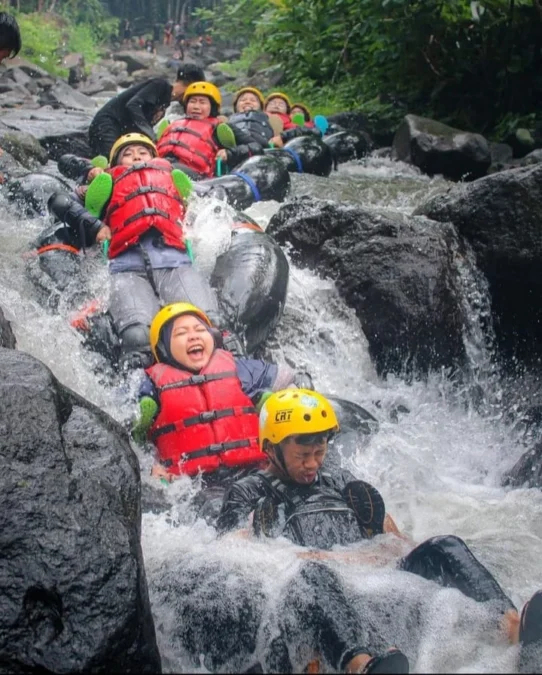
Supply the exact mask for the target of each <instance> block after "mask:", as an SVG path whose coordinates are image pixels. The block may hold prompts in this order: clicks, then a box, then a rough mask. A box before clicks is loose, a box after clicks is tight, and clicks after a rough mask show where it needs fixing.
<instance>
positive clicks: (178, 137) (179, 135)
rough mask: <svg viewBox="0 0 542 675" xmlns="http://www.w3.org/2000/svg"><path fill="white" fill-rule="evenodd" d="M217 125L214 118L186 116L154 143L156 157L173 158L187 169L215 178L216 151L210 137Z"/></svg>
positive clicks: (216, 146) (215, 146) (217, 121)
mask: <svg viewBox="0 0 542 675" xmlns="http://www.w3.org/2000/svg"><path fill="white" fill-rule="evenodd" d="M218 123H219V120H218V119H216V117H207V118H206V119H204V120H193V119H190V118H188V117H187V118H185V119H184V120H177V121H176V122H172V123H171V124H170V125H169V126H168V127H166V129H165V131H164V133H163V134H162V136H161V138H160V140H159V141H158V144H157V146H156V147H157V148H158V154H159V155H160V157H165V156H166V155H173V156H174V157H175V158H176V159H178V160H179V162H181V163H182V164H184V165H185V166H187V167H188V168H189V169H192V170H193V171H195V172H196V173H199V174H201V175H202V176H205V177H206V178H212V177H213V176H214V175H215V167H216V153H217V152H218V151H219V150H220V146H219V145H218V144H217V142H216V141H215V138H214V132H215V128H216V126H217V124H218Z"/></svg>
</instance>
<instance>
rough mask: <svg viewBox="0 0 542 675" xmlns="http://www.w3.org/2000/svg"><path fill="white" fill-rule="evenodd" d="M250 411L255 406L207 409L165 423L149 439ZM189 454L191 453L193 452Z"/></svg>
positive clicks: (246, 413)
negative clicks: (176, 420) (170, 422)
mask: <svg viewBox="0 0 542 675" xmlns="http://www.w3.org/2000/svg"><path fill="white" fill-rule="evenodd" d="M250 413H256V408H254V407H253V406H237V407H234V408H224V410H209V411H206V412H202V413H200V414H199V415H194V416H193V417H187V418H186V419H184V420H180V421H178V422H173V423H172V424H165V425H164V426H163V427H160V428H159V429H156V430H155V431H154V432H153V433H152V434H151V439H152V440H153V441H154V440H156V439H157V438H159V437H160V436H164V435H166V434H171V433H173V432H175V431H180V430H181V429H186V428H187V427H193V426H196V425H197V424H210V423H211V422H214V421H215V420H220V419H223V418H224V417H240V416H241V415H248V414H250ZM196 452H199V451H196ZM190 454H191V455H193V454H194V453H190Z"/></svg>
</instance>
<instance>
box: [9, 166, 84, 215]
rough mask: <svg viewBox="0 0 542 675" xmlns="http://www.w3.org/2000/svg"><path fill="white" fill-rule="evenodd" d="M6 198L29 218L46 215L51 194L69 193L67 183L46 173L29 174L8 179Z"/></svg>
mask: <svg viewBox="0 0 542 675" xmlns="http://www.w3.org/2000/svg"><path fill="white" fill-rule="evenodd" d="M6 185H7V191H6V193H5V194H6V196H7V197H8V199H10V200H11V201H13V202H15V203H16V204H18V206H19V207H20V209H21V210H22V211H23V212H24V213H25V214H26V215H27V216H29V217H32V216H35V215H36V214H39V215H46V214H47V212H48V211H47V202H48V201H49V197H50V196H51V195H52V194H53V192H59V191H60V192H65V191H70V190H71V188H70V186H69V184H68V183H66V182H65V181H63V180H62V179H61V178H57V177H56V176H51V175H50V174H48V173H29V174H26V175H23V176H16V177H11V176H10V177H9V178H8V180H7V181H6Z"/></svg>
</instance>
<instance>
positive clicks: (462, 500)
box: [0, 158, 542, 672]
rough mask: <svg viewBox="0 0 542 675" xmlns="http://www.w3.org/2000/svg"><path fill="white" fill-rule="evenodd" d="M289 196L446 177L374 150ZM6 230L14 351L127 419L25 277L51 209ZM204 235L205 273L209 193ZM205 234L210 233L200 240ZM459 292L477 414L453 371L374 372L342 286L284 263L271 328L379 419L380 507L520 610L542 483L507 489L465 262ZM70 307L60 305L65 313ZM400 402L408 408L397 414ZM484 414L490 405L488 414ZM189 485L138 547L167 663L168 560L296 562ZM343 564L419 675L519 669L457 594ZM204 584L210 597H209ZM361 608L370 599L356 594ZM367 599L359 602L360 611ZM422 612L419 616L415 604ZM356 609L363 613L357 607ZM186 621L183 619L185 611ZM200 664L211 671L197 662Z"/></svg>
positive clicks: (370, 192) (170, 652)
mask: <svg viewBox="0 0 542 675" xmlns="http://www.w3.org/2000/svg"><path fill="white" fill-rule="evenodd" d="M293 183H294V187H293V192H294V194H308V195H313V196H318V197H326V198H329V199H334V200H346V201H350V202H354V203H359V204H362V205H364V206H366V207H371V208H376V209H379V210H384V211H392V212H396V213H397V212H399V213H401V214H408V213H410V212H411V211H412V210H413V209H414V208H415V207H416V206H417V205H418V204H420V203H421V202H423V201H425V200H426V199H427V198H428V197H429V196H430V195H433V194H437V193H439V192H443V191H445V190H446V189H447V188H448V187H449V183H447V182H445V181H443V180H441V179H429V178H427V177H426V176H423V175H420V174H419V173H418V172H417V171H416V170H415V169H413V168H412V167H409V166H407V165H404V164H398V163H393V162H391V161H389V160H386V159H381V158H371V159H368V160H366V161H364V162H362V163H350V164H347V165H343V166H341V167H340V169H339V171H338V172H337V173H334V174H333V175H332V176H331V177H330V178H315V177H313V176H294V177H293ZM278 206H279V205H278V204H275V203H271V202H268V203H260V204H258V205H255V206H253V207H252V208H251V209H249V210H248V213H249V215H251V216H252V217H254V218H255V219H256V220H257V221H258V222H259V223H260V224H261V225H262V226H264V227H265V226H266V224H267V222H268V221H269V218H270V217H271V216H272V214H273V213H274V212H275V211H276V210H277V208H278ZM0 208H1V210H2V217H3V222H4V226H3V228H2V230H1V231H0V251H1V253H0V293H1V305H2V306H3V308H4V309H5V311H6V314H7V317H8V318H9V319H10V320H11V321H12V326H13V329H14V332H15V334H16V337H17V341H18V346H19V348H20V349H22V350H25V351H28V352H30V353H31V354H33V355H34V356H36V357H38V358H39V359H41V360H42V361H43V362H44V363H46V364H47V365H48V366H49V367H50V368H51V370H52V371H53V372H54V373H55V375H56V376H57V377H58V378H59V379H60V380H61V381H62V382H63V383H64V384H66V385H68V386H69V387H71V388H72V389H74V390H75V391H77V392H78V393H80V394H82V395H83V396H85V397H86V398H87V399H89V400H91V401H92V402H94V403H96V404H97V405H98V406H100V407H101V408H103V409H104V410H105V411H107V412H108V413H109V414H111V415H112V416H113V417H115V418H117V419H119V420H125V419H126V418H128V417H129V416H130V415H132V414H133V413H134V407H133V405H131V404H126V403H125V402H123V401H124V399H123V398H122V397H121V396H119V393H118V390H117V389H116V388H115V387H112V386H110V385H108V384H106V383H104V380H103V379H102V378H100V377H99V376H97V375H96V372H95V370H96V368H98V369H99V368H101V367H103V366H104V364H103V363H101V362H100V360H99V359H98V357H95V356H94V355H92V354H90V353H89V352H88V351H86V350H85V349H84V348H82V346H81V341H80V338H79V336H78V335H77V334H76V333H75V332H74V331H73V330H72V329H71V328H69V326H68V323H67V321H66V317H65V311H64V310H63V308H62V305H61V307H60V314H58V313H56V314H53V313H51V312H50V311H48V309H47V307H44V306H43V303H42V302H40V301H38V300H36V294H35V292H34V289H33V288H32V285H31V284H30V282H29V281H28V280H27V278H26V276H25V273H24V265H23V262H22V260H21V257H20V254H21V252H22V251H23V250H24V249H25V246H26V244H27V243H28V241H30V240H31V239H32V237H33V236H34V235H35V234H36V233H37V232H39V231H40V230H41V229H42V228H43V226H44V223H45V221H44V219H42V218H36V219H33V220H19V219H18V218H17V216H16V215H15V214H14V211H13V208H12V207H11V206H9V207H8V206H6V205H5V203H4V202H2V203H1V204H0ZM191 210H192V211H193V212H194V213H195V214H197V218H196V222H195V226H194V227H195V230H197V232H199V235H200V236H201V237H203V240H204V241H203V242H202V243H201V244H200V249H199V252H200V259H201V260H202V266H203V268H204V269H206V270H209V268H210V266H211V262H212V259H213V255H214V253H215V252H216V250H220V248H221V247H223V246H224V245H225V244H226V243H227V240H228V236H229V235H228V229H227V223H226V219H225V217H224V216H222V215H221V214H220V213H218V214H217V213H216V212H215V210H214V209H212V208H210V207H209V206H208V205H205V204H204V203H201V202H200V203H195V204H193V205H192V207H191ZM205 239H207V242H206V243H205ZM89 264H91V265H94V267H95V271H94V273H93V283H94V284H95V288H96V290H97V291H98V292H103V291H104V290H106V288H107V273H106V269H105V267H104V266H102V265H100V264H99V262H96V261H95V262H94V263H92V261H89ZM463 277H464V291H465V297H464V302H465V303H467V305H468V307H469V308H470V313H471V325H470V327H469V330H468V331H467V333H466V334H465V340H466V341H467V344H468V353H469V354H470V356H471V361H472V363H471V371H472V377H473V378H475V379H476V383H477V384H478V385H479V387H480V388H481V389H482V390H483V391H484V394H485V398H486V400H487V401H488V402H489V403H488V405H487V406H485V407H482V408H480V407H479V406H477V407H476V408H475V406H474V405H470V404H469V400H468V390H466V395H465V396H458V392H457V390H456V389H454V387H453V386H452V385H451V384H450V382H449V381H448V380H447V379H446V374H445V373H435V374H433V375H432V376H430V377H429V378H428V380H427V381H424V382H413V383H410V384H406V383H405V382H404V381H402V380H401V379H399V378H397V377H391V376H390V377H388V378H387V379H385V380H383V379H381V378H379V377H378V376H377V375H376V373H375V370H374V368H373V366H372V364H371V360H370V357H369V353H368V348H367V341H366V339H365V336H364V334H363V326H361V325H360V323H359V321H358V320H357V318H356V316H355V314H354V312H353V311H352V310H351V309H349V308H348V307H346V306H345V304H344V303H343V302H342V301H341V299H340V297H339V295H338V293H337V291H336V289H335V286H334V284H333V282H331V281H329V280H326V279H325V278H324V277H322V278H320V277H318V276H316V275H315V274H314V273H312V272H310V271H306V270H301V269H299V268H297V267H296V266H295V265H292V266H291V276H290V287H289V294H288V301H287V305H286V309H285V313H284V317H283V320H282V322H281V325H280V327H279V328H278V330H277V331H276V334H275V335H274V336H273V337H272V338H271V340H270V344H269V351H270V353H271V354H272V356H273V358H274V359H275V360H277V361H283V360H286V361H288V362H289V363H292V364H296V365H297V366H298V367H299V368H303V369H307V370H309V371H310V372H311V373H312V374H313V377H314V382H315V385H316V388H317V389H319V390H321V391H323V392H328V393H334V394H337V395H340V396H341V397H343V398H347V399H350V400H353V401H356V402H358V403H359V404H361V405H362V406H363V407H365V408H366V409H367V410H369V411H370V412H371V413H373V414H374V415H375V416H376V417H377V418H378V420H379V422H380V430H379V432H378V433H377V434H375V435H374V436H373V437H372V438H371V439H370V441H369V442H368V444H366V445H364V446H363V447H360V448H359V451H358V452H357V453H356V454H355V455H354V456H353V457H348V458H345V460H344V462H345V466H347V468H349V469H351V470H352V471H353V472H354V473H355V474H356V475H357V476H358V477H360V478H362V479H365V480H368V481H369V482H371V483H373V484H374V485H375V486H376V487H377V488H378V489H379V490H380V491H381V493H382V494H383V496H384V499H385V501H386V505H387V510H388V511H389V513H391V514H392V515H393V517H394V518H395V520H396V521H397V523H398V525H399V527H400V528H401V529H402V530H403V531H405V533H407V534H409V535H410V536H411V537H412V538H413V539H415V540H416V541H418V542H421V541H422V540H424V539H426V538H427V537H430V536H433V535H437V534H456V535H458V536H461V537H463V538H464V539H465V540H466V541H467V543H468V544H469V545H470V546H471V547H472V549H473V550H474V551H475V553H476V554H477V555H478V556H479V558H480V560H481V561H482V562H483V563H484V564H485V565H486V566H488V567H489V568H490V570H491V571H492V572H493V573H494V575H495V576H496V578H497V579H498V581H499V582H500V584H501V585H502V586H503V588H504V589H505V590H506V591H507V592H508V594H509V595H510V596H511V598H512V599H513V600H514V602H515V603H516V604H517V606H518V607H521V606H522V605H523V603H524V602H525V600H527V599H528V597H529V596H530V595H531V594H532V593H533V592H534V591H535V590H537V588H538V587H539V586H542V577H541V575H540V559H541V557H542V517H541V516H542V494H541V493H540V491H538V490H509V489H504V488H503V487H501V484H500V482H501V477H502V475H503V472H504V471H505V470H506V469H507V468H509V467H510V466H512V465H513V464H514V463H515V461H516V460H517V459H518V458H519V456H520V455H521V454H522V453H523V451H524V449H525V448H524V446H523V445H522V437H521V434H520V429H519V428H514V427H510V426H506V425H505V423H504V421H503V417H504V411H503V410H501V409H500V408H499V400H500V392H499V391H498V385H497V384H496V382H497V380H496V378H495V377H494V376H493V370H492V368H491V367H490V365H489V364H490V359H489V356H490V354H489V353H488V346H490V345H491V335H488V334H487V330H486V331H485V332H484V331H482V329H481V326H482V323H483V322H482V318H483V317H482V314H483V313H484V312H485V311H487V293H486V288H485V285H484V280H483V278H481V277H480V276H479V275H477V274H476V273H475V270H474V269H473V267H472V266H471V265H469V261H468V260H467V261H466V263H465V269H464V270H463ZM63 314H64V315H63ZM398 406H404V408H399V409H400V410H404V409H405V408H406V409H407V410H408V411H409V412H400V413H398V414H393V413H394V412H395V411H397V409H398ZM480 411H482V412H480ZM137 452H138V456H139V457H140V461H141V465H142V476H143V480H144V481H146V482H150V480H151V479H150V477H149V476H148V474H149V469H150V465H151V458H150V456H148V455H145V454H143V453H141V452H140V451H139V450H137ZM194 489H195V488H194V486H193V485H191V484H190V483H189V481H188V480H185V479H182V480H180V481H178V482H177V483H176V484H174V485H172V486H169V487H165V488H163V490H164V492H165V494H167V496H168V497H169V498H171V504H172V507H171V511H170V512H169V513H167V514H160V515H154V514H151V513H146V514H144V516H143V539H142V544H143V551H144V556H145V563H146V570H147V578H148V582H149V588H150V593H151V602H152V603H153V614H154V617H155V623H156V628H157V634H158V640H159V646H160V649H161V653H162V658H163V665H164V669H165V670H166V671H170V672H182V671H183V670H184V671H185V672H187V671H189V670H190V671H191V670H192V668H193V665H192V664H191V663H190V662H189V661H188V660H187V658H186V654H185V653H184V651H183V647H182V644H179V643H178V641H177V640H176V639H175V633H176V628H177V626H176V623H175V621H176V620H175V616H176V615H175V613H174V611H173V609H174V608H173V607H172V606H171V605H169V604H168V603H164V602H162V601H161V600H160V594H159V593H158V592H157V589H160V586H161V580H162V578H163V575H164V569H165V567H164V566H167V568H168V569H169V570H175V571H176V572H177V574H178V575H179V577H181V576H182V575H183V573H184V571H185V570H186V569H193V568H195V567H201V566H204V565H207V564H209V563H210V562H213V563H219V564H221V565H222V566H223V568H224V569H225V570H231V571H232V576H231V579H234V578H236V577H235V574H234V572H235V573H237V572H242V573H243V574H245V575H246V579H247V583H249V580H254V579H259V580H260V583H261V584H263V587H264V588H265V590H266V593H267V594H268V596H269V597H270V598H272V597H274V596H276V594H277V593H278V590H279V588H280V586H281V584H282V582H281V581H280V580H281V579H282V578H285V577H286V576H288V573H289V572H292V571H293V570H294V569H295V568H296V566H297V565H298V564H299V563H298V561H297V558H296V556H295V547H293V546H291V545H288V544H285V543H280V542H274V543H261V542H251V541H247V540H235V539H233V540H229V541H217V539H216V536H215V533H214V530H213V529H212V528H210V527H209V526H207V525H206V524H205V523H204V522H203V521H201V520H197V521H195V520H194V518H192V517H191V516H190V514H189V513H187V510H186V503H187V500H188V498H189V497H190V496H191V495H192V494H193V492H194ZM337 569H338V570H340V571H341V573H342V574H343V575H344V579H345V580H346V582H347V584H348V585H349V586H351V587H352V589H354V590H355V595H356V597H357V598H358V600H359V599H360V598H361V599H362V600H363V598H365V599H371V600H372V601H377V605H378V606H379V607H382V608H387V615H386V612H384V610H382V616H381V625H382V631H383V632H384V634H386V635H387V636H388V635H389V639H390V643H394V642H395V643H400V644H401V646H402V647H403V648H404V649H406V650H407V651H408V653H409V656H411V670H412V671H413V672H510V670H511V669H512V670H513V669H515V667H516V666H515V660H516V658H517V649H516V648H513V647H508V646H507V645H506V644H504V643H503V642H501V641H499V640H498V639H496V638H495V637H494V634H495V630H494V625H493V624H492V621H493V619H492V617H491V616H489V615H486V614H485V610H484V608H483V607H482V606H481V605H477V604H476V603H474V602H472V601H469V600H467V599H466V598H464V597H463V596H462V595H461V594H460V593H459V592H458V591H454V590H449V589H448V590H444V589H439V587H437V586H436V585H435V584H428V583H427V582H423V581H422V580H419V579H417V578H416V577H413V576H412V575H408V574H406V573H399V572H396V571H394V570H393V569H382V570H371V569H369V568H365V567H360V566H352V565H343V566H338V567H337ZM236 593H237V590H236V585H235V583H231V584H230V585H228V584H226V585H225V586H224V588H222V587H220V588H217V593H216V597H212V602H216V603H217V606H219V605H222V604H224V603H225V604H228V603H233V602H234V600H233V596H234V595H235V594H236ZM209 597H210V596H208V595H205V593H203V592H202V596H201V602H202V604H203V603H208V602H210V599H209ZM360 602H361V601H360ZM361 606H362V607H363V604H362V605H361ZM413 607H415V608H417V611H419V612H420V615H419V616H420V618H419V621H418V622H417V625H416V626H415V627H412V626H410V623H409V622H408V616H409V615H410V614H409V612H410V608H413ZM361 611H363V609H362V610H361ZM187 620H190V619H189V618H188V619H187ZM199 670H200V672H208V671H207V670H206V668H205V666H204V659H203V656H202V660H201V667H200V669H199Z"/></svg>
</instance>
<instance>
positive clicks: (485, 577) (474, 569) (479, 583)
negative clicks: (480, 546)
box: [400, 535, 515, 612]
mask: <svg viewBox="0 0 542 675" xmlns="http://www.w3.org/2000/svg"><path fill="white" fill-rule="evenodd" d="M400 568H401V569H402V570H405V571H406V572H412V573H413V574H417V575H418V576H421V577H424V578H425V579H430V580H432V581H436V582H437V583H438V584H440V585H441V586H446V587H451V588H457V589H458V590H460V591H461V592H462V593H463V594H464V595H466V596H467V597H469V598H472V599H473V600H476V601H477V602H487V601H489V600H493V601H496V602H497V603H498V604H499V605H500V606H501V607H502V610H503V612H504V611H507V610H510V609H512V610H515V607H514V603H513V602H512V601H511V600H510V598H508V596H507V595H506V594H505V593H504V591H503V590H502V588H501V587H500V586H499V584H498V583H497V581H496V580H495V579H494V578H493V576H492V575H491V573H490V572H489V571H488V570H487V568H486V567H484V566H483V565H482V563H481V562H480V561H479V560H477V558H476V557H475V556H474V554H473V553H472V551H471V550H470V549H469V547H468V546H467V545H466V544H465V542H464V541H463V540H462V539H460V538H459V537H455V536H452V535H447V536H441V537H432V538H431V539H428V540H427V541H424V542H423V543H422V544H420V545H419V546H417V547H416V548H415V549H413V550H412V551H411V552H410V553H409V554H408V555H407V556H405V558H403V560H402V561H401V563H400Z"/></svg>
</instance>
